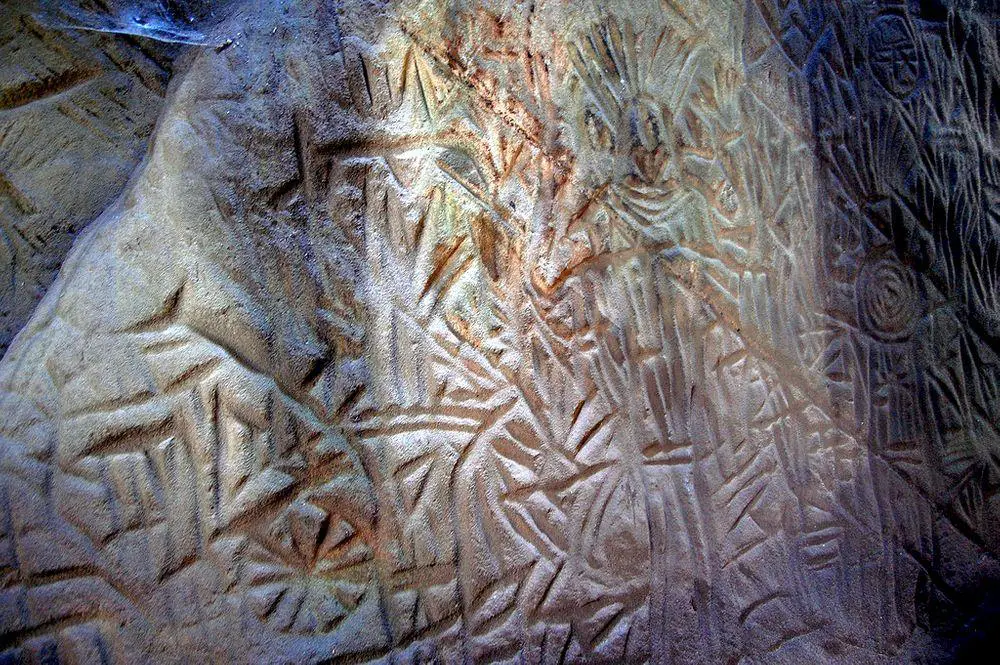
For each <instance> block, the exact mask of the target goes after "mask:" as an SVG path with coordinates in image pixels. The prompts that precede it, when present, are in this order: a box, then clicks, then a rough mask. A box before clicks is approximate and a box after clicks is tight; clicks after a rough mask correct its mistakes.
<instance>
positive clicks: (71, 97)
mask: <svg viewBox="0 0 1000 665" xmlns="http://www.w3.org/2000/svg"><path fill="white" fill-rule="evenodd" d="M25 4H26V3H23V2H10V3H6V4H4V5H3V6H0V354H2V353H3V352H4V351H6V350H7V346H8V345H9V344H10V342H11V340H12V339H13V338H14V335H16V334H17V332H18V331H19V330H20V329H21V328H22V327H23V326H24V324H25V323H26V322H27V321H28V318H29V317H30V316H31V313H32V312H33V311H34V309H35V307H36V306H37V305H38V302H39V300H41V298H42V296H43V295H44V294H45V291H46V290H47V289H48V287H49V285H50V284H51V283H52V281H53V280H54V279H55V276H56V273H57V272H58V270H59V266H60V264H61V262H62V260H63V258H65V256H66V253H67V252H68V251H69V248H70V246H71V245H72V242H73V238H74V237H75V236H76V235H77V233H78V232H79V231H80V230H81V229H83V228H85V227H86V226H87V224H89V223H90V222H91V221H92V220H93V219H94V218H95V217H96V216H97V215H99V214H100V213H101V211H102V210H104V208H105V207H107V206H108V204H109V203H111V202H112V201H113V200H114V199H115V197H117V196H118V195H119V194H120V193H121V191H122V188H123V187H124V185H125V182H126V181H127V180H128V178H129V177H130V176H131V175H132V171H133V169H134V168H135V167H136V165H137V164H138V163H139V160H140V159H141V158H142V156H143V154H144V153H145V151H146V145H147V142H148V140H149V137H150V134H151V133H152V131H153V125H154V123H155V121H156V117H157V114H158V113H159V111H160V108H161V106H162V104H163V96H164V93H165V92H166V86H167V79H168V78H169V75H170V69H171V63H172V59H173V57H174V55H175V53H176V51H177V48H176V47H174V46H169V45H163V44H156V43H153V42H149V41H139V40H135V39H122V38H114V37H111V36H109V35H105V34H102V33H98V32H74V31H69V32H67V31H57V30H54V29H52V28H51V27H48V26H46V25H44V24H42V23H41V22H40V21H39V19H38V18H36V16H35V15H34V12H31V11H28V8H27V7H25Z"/></svg>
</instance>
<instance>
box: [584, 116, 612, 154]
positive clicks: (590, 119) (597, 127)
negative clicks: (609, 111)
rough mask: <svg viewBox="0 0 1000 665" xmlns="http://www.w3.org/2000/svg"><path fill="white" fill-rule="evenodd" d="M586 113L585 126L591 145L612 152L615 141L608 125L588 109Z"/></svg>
mask: <svg viewBox="0 0 1000 665" xmlns="http://www.w3.org/2000/svg"><path fill="white" fill-rule="evenodd" d="M584 113H585V115H584V124H585V125H586V130H587V138H588V139H589V140H590V145H591V146H592V147H594V148H597V149H599V150H610V149H611V146H612V144H613V141H612V139H611V129H610V128H609V127H608V125H607V123H606V122H604V120H603V119H602V118H601V117H600V116H599V115H597V114H596V113H594V112H593V111H592V110H590V109H587V110H586V111H585V112H584Z"/></svg>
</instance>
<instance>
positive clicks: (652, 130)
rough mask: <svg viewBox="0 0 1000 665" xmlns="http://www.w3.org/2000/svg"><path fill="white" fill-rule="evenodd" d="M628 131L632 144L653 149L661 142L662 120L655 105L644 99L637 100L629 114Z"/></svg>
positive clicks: (662, 133) (662, 134)
mask: <svg viewBox="0 0 1000 665" xmlns="http://www.w3.org/2000/svg"><path fill="white" fill-rule="evenodd" d="M629 131H630V132H631V133H632V142H633V145H634V146H639V145H641V146H642V147H643V148H645V149H646V150H650V151H652V150H655V149H656V147H657V146H658V145H660V144H661V143H662V142H663V136H664V132H663V121H662V118H661V117H660V114H659V113H658V112H657V110H656V107H655V106H654V105H653V104H652V103H649V102H647V101H646V100H637V101H636V103H635V106H633V108H632V111H631V113H630V114H629Z"/></svg>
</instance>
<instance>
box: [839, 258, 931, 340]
mask: <svg viewBox="0 0 1000 665" xmlns="http://www.w3.org/2000/svg"><path fill="white" fill-rule="evenodd" d="M855 295H856V300H857V305H858V324H859V325H860V326H861V329H862V330H863V331H865V332H866V333H867V334H869V335H871V336H872V337H873V338H875V339H877V340H880V341H883V342H902V341H904V340H906V339H907V338H909V337H910V335H912V334H913V329H914V327H915V326H916V323H917V320H918V319H920V317H921V315H922V314H923V304H922V300H921V297H920V293H919V292H918V290H917V282H916V276H915V275H914V273H913V271H912V270H911V269H910V268H908V267H906V266H905V265H903V264H902V263H900V262H899V260H898V259H896V257H895V256H894V255H893V254H892V252H890V251H888V250H887V249H881V250H878V251H876V252H874V253H872V254H871V255H869V256H868V257H867V259H865V262H864V265H862V267H861V272H860V274H859V275H858V279H857V282H856V284H855Z"/></svg>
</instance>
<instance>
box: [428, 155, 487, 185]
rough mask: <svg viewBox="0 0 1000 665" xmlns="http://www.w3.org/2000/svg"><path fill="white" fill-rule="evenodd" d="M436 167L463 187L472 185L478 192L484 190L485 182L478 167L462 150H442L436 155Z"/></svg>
mask: <svg viewBox="0 0 1000 665" xmlns="http://www.w3.org/2000/svg"><path fill="white" fill-rule="evenodd" d="M437 165H438V168H440V169H441V170H442V171H444V172H445V173H447V174H448V175H449V176H451V177H452V178H454V179H455V180H457V181H459V182H460V183H462V184H463V185H472V186H473V187H475V188H478V189H480V190H483V189H485V188H486V181H485V179H484V178H483V174H482V172H481V171H480V170H479V166H478V165H477V164H476V161H475V160H474V159H473V158H472V157H471V156H469V154H468V153H467V152H465V151H464V150H461V149H459V148H444V149H443V150H441V153H440V154H439V155H438V158H437Z"/></svg>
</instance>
